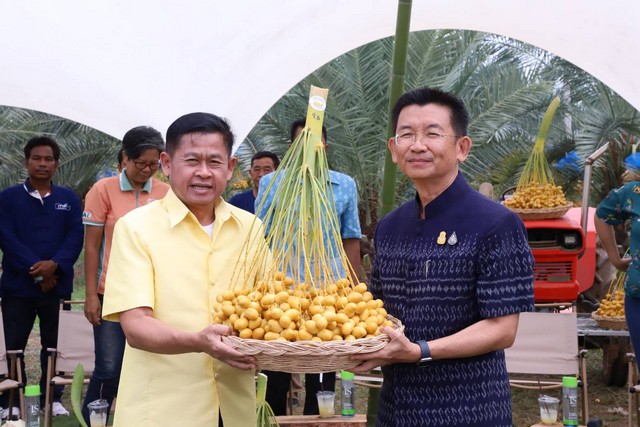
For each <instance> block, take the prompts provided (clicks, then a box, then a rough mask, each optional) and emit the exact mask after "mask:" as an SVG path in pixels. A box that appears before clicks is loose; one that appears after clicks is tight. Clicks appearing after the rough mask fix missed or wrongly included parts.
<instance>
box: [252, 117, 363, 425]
mask: <svg viewBox="0 0 640 427" xmlns="http://www.w3.org/2000/svg"><path fill="white" fill-rule="evenodd" d="M304 126H305V120H304V119H300V120H296V121H294V122H293V123H292V124H291V133H290V137H291V142H293V141H295V139H296V138H297V137H298V134H299V133H300V132H302V130H303V129H304ZM322 143H323V144H324V146H325V149H327V130H326V128H325V126H324V125H323V126H322ZM273 177H274V174H269V175H265V176H263V177H262V178H261V179H260V188H259V190H258V197H257V198H256V203H255V208H256V215H257V216H258V217H259V218H260V219H262V220H264V219H265V216H266V214H267V212H268V211H269V208H270V207H271V205H272V204H273V203H274V200H273V197H274V194H275V192H276V188H277V184H278V182H275V183H274V185H273V186H272V187H271V191H269V192H268V193H267V192H266V190H267V188H269V184H270V182H271V180H272V179H273ZM329 177H330V179H331V189H332V191H333V199H334V202H335V206H336V213H337V216H338V223H339V225H340V236H341V237H342V246H343V248H344V251H345V253H346V254H347V258H349V262H350V263H351V266H352V267H353V270H354V271H356V272H358V271H360V237H361V236H362V232H361V230H360V219H359V217H358V192H357V188H356V183H355V181H354V180H353V178H351V177H350V176H348V175H345V174H343V173H340V172H336V171H332V170H331V171H329ZM279 178H280V177H278V178H276V179H279ZM265 193H266V194H265ZM263 199H264V203H263V204H262V205H261V202H262V200H263ZM266 226H267V230H268V227H269V224H266ZM326 244H331V243H330V242H327V243H326ZM265 373H266V374H267V376H268V377H269V387H267V397H266V399H267V402H269V405H271V408H272V409H273V412H274V413H275V414H276V415H286V399H287V391H288V390H289V383H290V382H291V374H289V373H286V372H274V371H266V372H265ZM335 381H336V374H335V372H329V373H325V374H324V375H323V379H322V389H323V390H327V391H329V390H334V389H335ZM320 388H321V386H320V378H319V375H318V374H306V375H305V390H306V392H305V403H304V410H303V413H304V414H305V415H318V414H319V409H318V400H317V398H316V393H317V392H318V391H320Z"/></svg>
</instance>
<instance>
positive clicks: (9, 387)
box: [0, 312, 24, 419]
mask: <svg viewBox="0 0 640 427" xmlns="http://www.w3.org/2000/svg"><path fill="white" fill-rule="evenodd" d="M20 354H22V350H7V347H6V343H5V340H4V324H3V322H2V313H1V312H0V392H5V391H9V392H10V394H9V418H8V419H11V416H12V415H14V414H12V413H11V412H12V410H13V407H14V406H15V405H14V404H13V399H14V397H15V396H14V392H15V391H16V390H17V391H18V399H19V405H20V413H21V414H24V384H23V382H22V363H21V359H20V358H19V357H18V355H20ZM7 359H8V360H9V363H7Z"/></svg>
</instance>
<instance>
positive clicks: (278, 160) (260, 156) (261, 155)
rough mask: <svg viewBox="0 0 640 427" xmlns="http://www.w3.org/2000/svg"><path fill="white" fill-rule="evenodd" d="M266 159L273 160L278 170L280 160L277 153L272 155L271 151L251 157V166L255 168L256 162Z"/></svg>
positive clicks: (260, 152)
mask: <svg viewBox="0 0 640 427" xmlns="http://www.w3.org/2000/svg"><path fill="white" fill-rule="evenodd" d="M265 157H268V158H270V159H271V160H273V167H274V168H275V169H278V166H280V159H279V158H278V156H277V154H276V153H272V152H271V151H258V152H257V153H256V154H254V155H253V157H251V166H253V161H254V160H258V159H264V158H265Z"/></svg>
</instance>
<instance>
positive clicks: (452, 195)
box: [415, 171, 469, 218]
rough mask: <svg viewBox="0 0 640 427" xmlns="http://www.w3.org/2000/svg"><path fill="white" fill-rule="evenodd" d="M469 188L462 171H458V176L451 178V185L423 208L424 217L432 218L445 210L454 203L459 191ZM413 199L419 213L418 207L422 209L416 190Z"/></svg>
mask: <svg viewBox="0 0 640 427" xmlns="http://www.w3.org/2000/svg"><path fill="white" fill-rule="evenodd" d="M467 188H469V184H467V181H466V180H465V179H464V177H463V176H462V173H461V172H460V171H458V176H456V179H454V180H453V182H452V183H451V185H450V186H449V187H448V188H447V189H446V190H444V191H443V192H442V193H441V194H440V195H438V197H436V198H435V199H433V200H432V201H430V202H429V203H427V206H425V208H424V217H425V218H433V217H434V216H436V215H438V214H440V213H441V212H445V211H446V210H447V209H448V208H449V207H450V206H452V205H454V204H455V203H456V199H458V198H459V197H460V193H462V192H464V191H465V190H466V189H467ZM415 201H416V204H417V211H416V212H417V213H418V215H420V209H422V202H421V201H420V195H419V194H418V192H416V196H415Z"/></svg>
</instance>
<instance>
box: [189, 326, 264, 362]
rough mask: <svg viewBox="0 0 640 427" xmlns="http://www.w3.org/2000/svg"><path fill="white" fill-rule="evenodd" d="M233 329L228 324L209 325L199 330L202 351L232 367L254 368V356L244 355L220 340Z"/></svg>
mask: <svg viewBox="0 0 640 427" xmlns="http://www.w3.org/2000/svg"><path fill="white" fill-rule="evenodd" d="M232 332H233V330H232V329H231V328H230V327H229V326H224V325H210V326H207V327H206V328H204V329H203V330H202V331H200V337H201V339H202V342H203V343H205V347H204V348H203V351H204V352H205V353H207V354H209V355H210V356H212V357H215V358H216V359H218V360H220V361H221V362H224V363H226V364H228V365H231V366H233V367H234V368H239V369H255V368H256V358H255V357H253V356H245V355H244V354H242V353H240V352H239V351H237V350H235V349H233V348H232V347H230V346H228V345H227V344H225V343H224V342H222V336H223V335H231V333H232Z"/></svg>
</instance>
